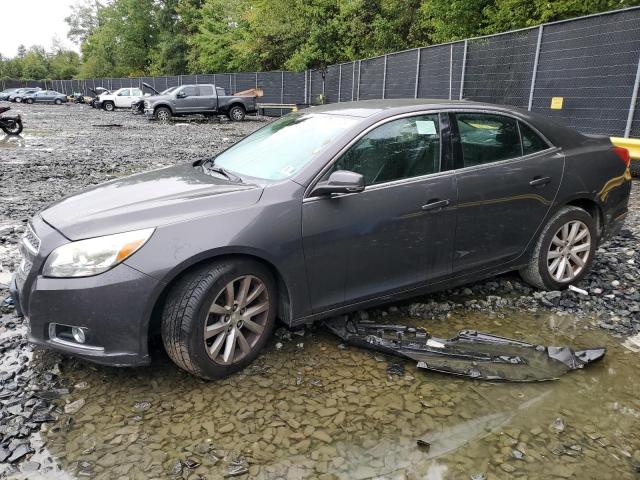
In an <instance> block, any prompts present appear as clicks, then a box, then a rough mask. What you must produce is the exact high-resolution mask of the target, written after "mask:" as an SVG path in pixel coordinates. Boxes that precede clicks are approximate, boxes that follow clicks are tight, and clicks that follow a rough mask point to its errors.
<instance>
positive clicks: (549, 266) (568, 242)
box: [520, 206, 598, 290]
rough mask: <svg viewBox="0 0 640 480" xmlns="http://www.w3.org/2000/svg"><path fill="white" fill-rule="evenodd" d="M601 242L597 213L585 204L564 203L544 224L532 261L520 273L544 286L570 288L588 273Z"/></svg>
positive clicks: (534, 283) (528, 281)
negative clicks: (596, 219)
mask: <svg viewBox="0 0 640 480" xmlns="http://www.w3.org/2000/svg"><path fill="white" fill-rule="evenodd" d="M597 243H598V234H597V229H596V222H595V220H594V219H593V217H592V216H591V215H589V214H588V213H587V212H586V211H584V210H583V209H581V208H578V207H573V206H567V207H564V208H562V209H561V210H560V211H558V212H557V213H556V214H555V215H554V216H553V217H552V218H551V219H550V220H549V222H548V223H547V225H546V226H545V227H544V229H543V231H542V234H541V235H540V238H539V239H538V242H537V243H536V246H535V248H534V252H533V255H532V257H531V260H530V261H529V265H528V266H527V267H525V268H524V269H522V270H521V271H520V275H521V276H522V278H523V279H524V280H525V281H526V282H527V283H529V284H531V285H533V286H535V287H538V288H540V289H546V290H561V289H563V288H566V287H568V286H569V285H571V284H573V283H577V282H579V281H580V280H581V279H582V278H583V277H584V276H585V275H586V274H587V272H588V271H589V268H591V263H592V262H593V256H594V254H595V251H596V247H597Z"/></svg>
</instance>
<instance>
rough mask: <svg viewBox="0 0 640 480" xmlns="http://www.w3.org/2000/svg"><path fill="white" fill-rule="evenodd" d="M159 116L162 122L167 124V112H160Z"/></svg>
mask: <svg viewBox="0 0 640 480" xmlns="http://www.w3.org/2000/svg"><path fill="white" fill-rule="evenodd" d="M157 116H158V120H160V121H161V122H167V121H168V120H169V114H168V113H167V112H166V111H165V110H160V111H158V113H157Z"/></svg>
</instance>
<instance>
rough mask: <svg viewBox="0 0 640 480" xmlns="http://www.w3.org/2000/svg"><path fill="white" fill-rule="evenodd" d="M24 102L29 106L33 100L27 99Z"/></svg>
mask: <svg viewBox="0 0 640 480" xmlns="http://www.w3.org/2000/svg"><path fill="white" fill-rule="evenodd" d="M25 102H26V103H28V104H29V105H31V104H32V103H33V98H27V99H26V100H25Z"/></svg>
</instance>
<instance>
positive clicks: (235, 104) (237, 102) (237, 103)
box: [225, 100, 247, 113]
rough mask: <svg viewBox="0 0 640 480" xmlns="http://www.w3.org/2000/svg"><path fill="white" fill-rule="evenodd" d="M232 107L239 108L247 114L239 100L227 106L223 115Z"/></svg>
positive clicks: (245, 108)
mask: <svg viewBox="0 0 640 480" xmlns="http://www.w3.org/2000/svg"><path fill="white" fill-rule="evenodd" d="M233 107H240V108H242V110H244V111H245V113H246V112H247V107H245V106H244V104H243V103H242V102H240V101H239V100H234V101H233V102H232V103H230V104H229V105H228V106H227V108H226V110H225V113H229V112H230V111H231V109H232V108H233Z"/></svg>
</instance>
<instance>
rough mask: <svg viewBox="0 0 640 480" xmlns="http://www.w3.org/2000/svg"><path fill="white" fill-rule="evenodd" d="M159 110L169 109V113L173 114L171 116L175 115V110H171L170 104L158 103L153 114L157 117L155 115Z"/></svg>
mask: <svg viewBox="0 0 640 480" xmlns="http://www.w3.org/2000/svg"><path fill="white" fill-rule="evenodd" d="M159 108H168V109H169V111H170V112H171V115H173V114H174V112H173V108H171V105H169V104H168V103H158V104H157V105H154V106H153V113H154V115H155V113H156V112H157V111H158V109H159Z"/></svg>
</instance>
